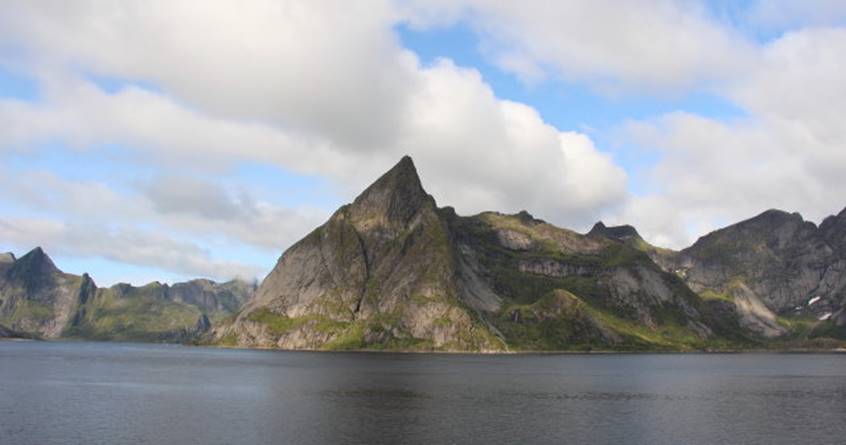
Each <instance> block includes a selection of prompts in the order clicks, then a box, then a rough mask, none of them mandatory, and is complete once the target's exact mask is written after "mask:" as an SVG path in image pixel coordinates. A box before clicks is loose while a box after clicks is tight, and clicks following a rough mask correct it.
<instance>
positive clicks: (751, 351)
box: [0, 338, 846, 356]
mask: <svg viewBox="0 0 846 445" xmlns="http://www.w3.org/2000/svg"><path fill="white" fill-rule="evenodd" d="M3 341H8V342H44V343H62V342H65V343H115V344H129V345H170V346H183V347H189V348H206V349H221V350H223V349H231V350H241V351H278V352H308V353H330V354H337V353H350V354H362V353H364V354H409V355H411V354H421V355H423V354H432V355H469V356H497V355H499V356H520V355H598V356H601V355H640V354H654V355H688V354H690V355H709V354H713V355H718V354H723V355H728V354H797V355H801V354H846V347H837V348H825V349H823V348H820V349H815V348H788V349H766V348H755V349H719V350H591V351H579V350H558V351H546V350H538V351H528V350H527V351H420V350H384V349H345V350H327V349H283V348H271V347H260V346H252V347H251V346H223V345H211V344H192V343H174V342H143V341H112V340H86V339H80V338H56V339H32V338H0V342H3Z"/></svg>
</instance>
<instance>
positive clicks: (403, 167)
mask: <svg viewBox="0 0 846 445" xmlns="http://www.w3.org/2000/svg"><path fill="white" fill-rule="evenodd" d="M595 235H596V234H594V236H586V235H581V234H578V233H575V232H572V231H570V230H566V229H561V228H558V227H555V226H553V225H551V224H548V223H546V222H544V221H541V220H538V219H535V218H533V217H532V216H531V215H529V214H528V213H527V212H520V213H518V214H515V215H505V214H500V213H493V212H487V213H482V214H479V215H475V216H470V217H464V216H459V215H457V214H456V213H455V211H454V210H453V209H452V208H450V207H444V208H439V207H437V206H436V204H435V200H434V199H433V198H432V196H430V195H429V194H427V193H426V192H425V190H424V189H423V187H422V185H421V181H420V178H419V176H418V174H417V171H416V169H415V166H414V163H413V161H412V160H411V158H409V157H404V158H403V159H402V160H401V161H400V162H399V163H398V164H397V165H396V166H394V167H393V168H392V169H391V170H389V171H388V172H387V173H385V174H384V175H383V176H382V177H380V178H379V179H378V180H377V181H376V182H374V183H373V184H372V185H371V186H370V187H368V188H367V189H366V190H365V191H364V192H362V193H361V195H359V196H358V197H357V198H356V199H355V200H354V201H353V202H352V203H351V204H348V205H345V206H343V207H341V208H340V209H338V210H337V211H336V212H335V213H334V214H333V215H332V216H331V217H330V218H329V220H328V221H327V222H326V223H325V224H323V225H322V226H320V227H318V228H317V229H315V230H314V231H313V232H311V233H310V234H309V235H307V236H306V237H305V238H303V239H302V240H300V241H299V242H297V243H296V244H294V245H293V246H291V247H290V248H289V249H288V250H287V251H286V252H284V253H283V255H282V256H281V257H280V259H279V261H278V262H277V264H276V266H275V268H274V269H273V271H271V273H270V274H269V275H268V276H267V278H266V279H265V280H264V281H263V282H262V284H261V286H260V287H259V289H258V291H257V292H256V297H255V298H254V299H253V300H251V301H250V302H249V303H247V305H246V306H245V307H244V309H243V310H242V311H241V312H240V313H239V315H238V316H237V318H236V319H235V321H234V322H233V323H231V324H229V325H221V326H219V327H218V328H216V329H215V338H216V341H217V342H218V343H220V344H224V345H237V346H251V347H280V348H289V349H404V350H447V351H505V350H573V349H575V350H585V349H593V348H599V349H622V350H625V349H693V348H707V347H715V346H719V345H727V344H740V343H743V342H746V341H748V340H747V339H746V337H745V336H744V334H743V332H742V331H741V328H740V326H739V324H738V323H737V321H736V320H735V319H733V318H731V317H725V316H724V314H723V312H724V311H725V310H726V308H725V307H724V306H725V305H724V304H723V303H722V302H711V301H706V300H704V299H702V298H700V297H699V296H698V295H696V294H695V293H694V292H692V291H690V289H688V288H687V286H685V285H684V283H683V282H682V280H681V279H679V277H677V276H676V275H675V274H673V273H668V272H666V271H665V270H662V269H661V268H660V267H659V266H658V265H656V264H655V262H653V261H652V260H651V259H650V257H649V255H648V254H647V253H645V252H643V251H642V250H639V249H637V248H634V247H632V246H630V245H629V244H627V243H625V242H620V241H618V240H614V239H608V238H606V237H603V236H595Z"/></svg>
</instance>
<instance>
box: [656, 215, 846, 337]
mask: <svg viewBox="0 0 846 445" xmlns="http://www.w3.org/2000/svg"><path fill="white" fill-rule="evenodd" d="M670 267H671V268H672V269H673V270H674V271H675V272H676V273H678V275H679V276H680V277H682V278H683V279H684V281H685V282H686V284H687V285H688V286H689V287H690V288H691V289H692V290H694V291H695V292H697V293H699V294H700V295H702V296H703V297H705V298H712V299H722V300H725V301H730V302H733V303H734V304H735V306H736V307H737V309H738V312H739V313H740V316H741V324H742V325H743V326H744V327H745V328H747V329H750V330H752V331H754V332H757V333H759V334H761V335H763V336H766V337H778V336H783V335H785V334H788V335H793V336H796V335H804V336H806V337H808V336H810V337H814V336H820V335H825V336H831V337H835V338H846V328H844V325H846V314H844V310H843V308H844V303H846V210H844V211H843V212H841V213H840V214H838V215H836V216H830V217H828V218H826V219H825V220H824V221H823V223H822V224H820V226H819V227H817V226H816V225H815V224H814V223H812V222H809V221H805V220H804V219H803V218H802V216H801V215H800V214H798V213H787V212H784V211H780V210H768V211H766V212H763V213H761V214H760V215H758V216H756V217H754V218H751V219H748V220H746V221H742V222H739V223H737V224H734V225H731V226H728V227H726V228H723V229H720V230H717V231H714V232H712V233H709V234H708V235H705V236H703V237H701V238H700V239H699V240H698V241H696V243H694V244H693V245H692V246H690V247H688V248H686V249H684V250H682V251H681V252H679V253H678V254H677V255H675V256H674V257H673V258H672V261H671V265H670Z"/></svg>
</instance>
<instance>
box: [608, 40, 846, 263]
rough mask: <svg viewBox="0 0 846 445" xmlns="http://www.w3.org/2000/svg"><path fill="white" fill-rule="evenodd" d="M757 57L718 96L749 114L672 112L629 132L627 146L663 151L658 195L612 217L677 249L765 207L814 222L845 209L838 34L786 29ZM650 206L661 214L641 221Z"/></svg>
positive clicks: (843, 44) (844, 93)
mask: <svg viewBox="0 0 846 445" xmlns="http://www.w3.org/2000/svg"><path fill="white" fill-rule="evenodd" d="M761 52H762V63H761V64H759V65H758V66H756V68H755V69H754V70H750V71H749V72H748V73H746V74H745V75H744V76H742V77H739V78H737V79H735V81H734V82H733V83H732V84H731V85H729V86H727V87H726V89H725V91H724V94H725V95H726V97H728V98H730V99H731V100H733V101H734V102H735V103H737V104H738V105H740V106H742V107H743V108H744V109H745V110H746V111H747V112H748V113H749V114H748V116H745V117H742V118H736V119H734V120H730V121H724V120H718V119H714V118H706V117H702V116H697V115H694V114H690V113H681V112H679V113H672V114H669V115H665V116H662V117H660V118H656V119H649V120H646V121H640V122H632V123H630V124H629V125H628V127H627V130H628V133H629V136H630V137H631V138H632V140H634V141H637V142H639V143H640V144H641V145H643V146H647V147H653V148H657V149H658V150H659V152H660V154H661V158H660V161H659V162H658V163H657V165H655V166H654V168H652V169H651V175H652V180H653V181H654V184H653V185H654V187H655V188H656V189H658V190H659V191H658V193H656V194H655V195H653V196H648V197H644V198H642V199H635V200H632V201H631V202H630V203H629V204H628V205H627V210H626V212H624V213H623V214H622V215H620V217H619V219H620V220H624V219H627V220H634V221H636V222H637V223H638V224H641V223H643V225H644V226H646V227H647V232H649V234H650V235H652V236H654V237H655V239H660V240H665V241H667V242H668V243H669V244H670V245H672V246H676V247H680V246H684V245H686V244H687V243H689V242H690V241H691V240H692V239H693V238H695V236H697V235H699V234H701V233H703V231H704V230H705V229H713V228H716V227H719V226H720V225H724V224H726V223H730V222H734V221H737V220H739V219H744V218H747V217H751V216H753V215H754V214H756V213H757V212H760V211H763V210H766V209H767V208H781V209H784V210H787V211H799V212H801V213H802V214H803V215H804V216H805V217H806V218H809V219H811V220H814V221H817V222H819V221H821V220H822V219H823V218H824V217H825V216H827V215H830V214H833V213H837V212H839V211H840V210H841V209H842V208H843V206H844V205H846V200H844V199H843V196H846V178H844V176H843V175H842V172H843V171H844V170H846V129H844V127H843V125H842V116H843V115H844V113H846V87H844V84H843V82H842V80H841V79H840V77H841V76H840V74H841V73H842V72H843V69H844V68H846V65H844V60H846V30H843V29H808V30H803V31H796V32H791V33H788V34H785V35H784V36H782V37H780V38H778V39H776V40H774V41H773V42H771V43H769V44H768V45H766V46H765V47H764V48H762V51H761ZM656 206H657V207H659V208H660V209H658V210H657V211H656V214H657V215H660V217H657V218H656V217H649V216H648V215H644V214H643V209H644V207H652V208H655V207H656Z"/></svg>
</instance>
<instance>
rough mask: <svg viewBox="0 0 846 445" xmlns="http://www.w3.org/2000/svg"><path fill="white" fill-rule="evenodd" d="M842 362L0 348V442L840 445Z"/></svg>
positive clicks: (819, 357)
mask: <svg viewBox="0 0 846 445" xmlns="http://www.w3.org/2000/svg"><path fill="white" fill-rule="evenodd" d="M844 417H846V356H844V355H835V354H830V355H826V354H807V355H796V354H727V355H700V354H693V355H680V354H662V355H646V354H644V355H526V356H473V355H415V354H344V353H339V354H318V353H296V352H276V351H243V350H223V349H206V348H190V347H179V346H170V345H168V346H162V345H135V344H109V343H58V342H57V343H41V342H37V343H36V342H26V343H23V342H11V343H10V342H0V444H4V445H5V444H11V445H16V444H65V443H86V444H98V443H102V444H112V443H128V444H140V443H180V444H182V443H184V444H192V443H197V444H207V443H208V444H228V443H258V444H276V443H280V444H282V443H363V444H364V443H367V444H371V443H562V442H570V443H587V442H593V443H597V442H598V443H649V444H652V443H694V444H695V443H841V442H842V439H843V438H844V437H846V424H844V422H843V419H844Z"/></svg>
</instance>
